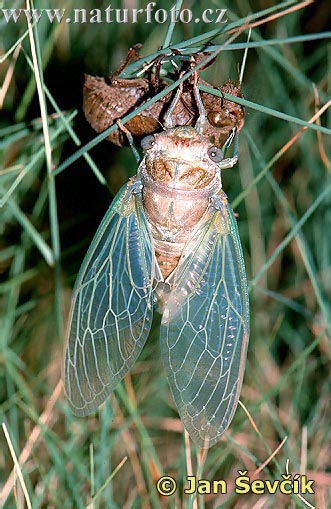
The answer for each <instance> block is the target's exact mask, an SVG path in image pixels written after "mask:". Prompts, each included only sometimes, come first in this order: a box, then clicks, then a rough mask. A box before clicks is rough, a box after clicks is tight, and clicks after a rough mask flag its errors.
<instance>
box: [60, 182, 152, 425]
mask: <svg viewBox="0 0 331 509" xmlns="http://www.w3.org/2000/svg"><path fill="white" fill-rule="evenodd" d="M154 265H155V263H154V259H153V254H152V242H151V238H150V234H149V230H148V225H147V222H146V218H145V214H144V211H143V208H142V204H141V201H140V196H137V195H136V194H134V193H133V186H132V185H130V184H127V185H126V186H124V187H123V188H122V190H121V191H120V192H119V194H118V195H117V197H116V198H115V200H114V202H113V204H112V206H111V207H110V209H109V210H108V212H107V213H106V215H105V217H104V219H103V221H102V223H101V225H100V227H99V229H98V231H97V233H96V235H95V237H94V239H93V241H92V244H91V246H90V249H89V251H88V253H87V255H86V257H85V260H84V261H83V264H82V267H81V269H80V273H79V275H78V278H77V281H76V285H75V288H74V292H73V299H72V305H71V312H70V320H69V327H68V336H67V343H66V347H65V359H64V385H65V391H66V395H67V398H68V400H69V402H70V405H71V407H72V410H73V412H74V413H75V414H76V415H79V416H83V415H87V414H89V413H91V412H93V411H94V410H95V409H96V408H97V407H98V406H99V405H100V404H101V403H102V402H103V401H104V400H105V399H106V397H107V396H108V395H109V394H110V393H111V392H112V391H113V390H114V389H115V387H116V385H117V384H118V383H119V382H120V380H122V378H123V377H124V376H125V374H126V373H127V372H128V371H129V370H130V368H131V367H132V366H133V364H134V363H135V361H136V359H137V357H138V355H139V353H140V351H141V349H142V347H143V345H144V343H145V341H146V339H147V337H148V334H149V330H150V326H151V321H152V314H153V300H152V287H151V281H152V280H153V274H152V269H153V267H154Z"/></svg>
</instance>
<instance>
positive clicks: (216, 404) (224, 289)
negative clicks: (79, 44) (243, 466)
mask: <svg viewBox="0 0 331 509" xmlns="http://www.w3.org/2000/svg"><path fill="white" fill-rule="evenodd" d="M142 146H143V149H144V151H145V156H144V158H143V160H142V162H141V163H140V165H139V168H138V172H137V175H136V176H135V177H134V178H132V179H131V180H130V181H129V182H128V183H127V184H126V185H125V186H124V187H123V188H122V189H121V190H120V191H119V193H118V195H117V196H116V198H115V199H114V201H113V203H112V204H111V207H110V208H109V210H108V212H107V213H106V215H105V217H104V219H103V221H102V223H101V225H100V227H99V229H98V231H97V233H96V235H95V237H94V239H93V241H92V244H91V246H90V248H89V251H88V253H87V255H86V257H85V259H84V261H83V264H82V267H81V269H80V272H79V275H78V278H77V281H76V285H75V288H74V293H73V299H72V306H71V312H70V321H69V329H68V340H67V344H66V349H65V363H64V382H65V390H66V395H67V398H68V400H69V402H70V406H71V408H72V410H73V412H74V413H75V414H76V415H78V416H85V415H87V414H90V413H91V412H93V411H94V410H95V409H96V408H97V407H98V406H99V405H100V404H101V403H102V402H103V401H104V400H105V399H106V398H107V396H108V395H109V394H110V393H111V392H112V391H113V390H114V389H115V387H116V386H117V384H118V383H119V382H120V381H121V380H122V379H123V377H124V376H125V375H126V373H127V372H128V371H129V370H130V369H131V368H132V366H133V365H134V363H135V362H136V360H137V358H138V356H139V354H140V352H141V350H142V348H143V346H144V344H145V341H146V340H147V338H148V335H149V331H150V327H151V323H152V318H153V308H154V306H155V304H156V303H157V304H158V308H159V311H160V312H161V313H162V322H161V330H160V340H161V354H162V361H163V364H164V369H165V372H166V374H167V377H168V381H169V385H170V388H171V392H172V395H173V397H174V400H175V402H176V405H177V408H178V412H179V414H180V417H181V419H182V422H183V424H184V426H185V428H186V430H187V431H188V433H189V435H190V437H191V438H192V440H193V441H194V442H195V443H196V444H197V445H198V446H200V447H210V446H212V445H213V444H214V443H215V442H216V441H218V440H219V438H220V436H221V435H222V433H223V432H224V431H225V430H226V429H227V427H228V426H229V424H230V422H231V419H232V417H233V414H234V412H235V409H236V406H237V402H238V398H239V393H240V388H241V384H242V379H243V374H244V365H245V359H246V351H247V343H248V335H249V307H248V292H247V282H246V275H245V268H244V261H243V255H242V250H241V245H240V240H239V235H238V229H237V224H236V220H235V217H234V214H233V211H232V209H231V208H230V206H229V204H228V202H227V198H226V195H225V193H224V192H223V191H222V184H221V170H222V168H227V167H230V166H233V164H234V163H235V162H236V158H235V157H234V158H224V155H223V152H222V150H221V149H220V148H218V147H216V146H213V145H212V143H211V142H210V141H209V138H208V137H207V136H205V135H204V134H201V133H199V132H198V130H197V129H196V128H193V127H189V126H181V127H175V128H171V129H166V130H164V131H163V132H161V133H158V134H154V135H150V136H147V138H145V139H144V140H143V144H142Z"/></svg>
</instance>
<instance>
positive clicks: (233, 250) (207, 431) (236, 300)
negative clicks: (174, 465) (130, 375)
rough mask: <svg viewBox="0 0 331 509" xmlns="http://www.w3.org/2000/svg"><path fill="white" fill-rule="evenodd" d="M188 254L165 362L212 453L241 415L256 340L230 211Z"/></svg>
mask: <svg viewBox="0 0 331 509" xmlns="http://www.w3.org/2000/svg"><path fill="white" fill-rule="evenodd" d="M185 253H186V255H185V254H184V257H183V258H182V260H181V261H180V263H179V265H178V267H177V269H176V271H175V272H174V276H173V278H172V281H171V284H172V285H173V286H172V291H171V292H170V296H169V299H168V302H167V304H166V307H165V310H164V314H163V320H162V325H161V351H162V360H163V363H164V367H165V370H166V372H167V375H168V379H169V384H170V388H171V391H172V394H173V397H174V400H175V402H176V405H177V408H178V411H179V414H180V416H181V419H182V421H183V423H184V426H185V428H186V429H187V431H188V432H189V434H190V436H191V438H192V440H193V441H194V442H195V443H196V444H197V445H198V446H200V447H210V446H212V445H213V444H214V443H215V442H217V441H218V440H219V438H220V436H221V434H222V433H223V432H224V431H225V430H226V428H227V427H228V426H229V424H230V422H231V419H232V417H233V414H234V412H235V409H236V406H237V403H238V399H239V393H240V389H241V384H242V379H243V374H244V363H245V358H246V350H247V344H248V335H249V304H248V292H247V282H246V275H245V268H244V261H243V255H242V250H241V245H240V240H239V235H238V229H237V224H236V220H235V218H234V215H233V212H232V210H231V208H230V207H229V206H228V205H226V206H225V205H224V210H217V211H214V212H212V215H211V217H210V219H209V220H208V221H206V222H205V223H204V226H203V227H202V228H201V227H200V231H199V228H197V230H196V232H195V235H194V236H193V238H192V240H191V241H190V242H189V243H188V245H187V247H186V249H185Z"/></svg>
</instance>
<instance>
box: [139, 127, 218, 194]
mask: <svg viewBox="0 0 331 509" xmlns="http://www.w3.org/2000/svg"><path fill="white" fill-rule="evenodd" d="M142 146H143V148H144V150H145V157H144V159H143V162H142V164H141V166H140V168H139V172H140V174H142V179H143V181H144V180H146V178H147V179H151V180H152V181H154V182H156V183H163V184H165V185H166V186H167V187H169V188H171V189H174V190H177V189H178V190H198V189H205V188H209V186H211V185H212V187H213V189H215V188H217V187H220V169H219V163H220V162H221V161H222V160H223V152H222V150H221V149H220V148H219V147H216V146H214V145H212V144H211V143H210V141H209V139H208V137H206V136H204V135H203V134H200V133H198V132H197V130H196V129H195V128H193V127H189V126H181V127H175V128H172V129H167V130H166V131H163V132H161V133H157V134H155V135H153V136H148V137H147V138H145V139H144V140H143V143H142ZM144 176H145V179H144Z"/></svg>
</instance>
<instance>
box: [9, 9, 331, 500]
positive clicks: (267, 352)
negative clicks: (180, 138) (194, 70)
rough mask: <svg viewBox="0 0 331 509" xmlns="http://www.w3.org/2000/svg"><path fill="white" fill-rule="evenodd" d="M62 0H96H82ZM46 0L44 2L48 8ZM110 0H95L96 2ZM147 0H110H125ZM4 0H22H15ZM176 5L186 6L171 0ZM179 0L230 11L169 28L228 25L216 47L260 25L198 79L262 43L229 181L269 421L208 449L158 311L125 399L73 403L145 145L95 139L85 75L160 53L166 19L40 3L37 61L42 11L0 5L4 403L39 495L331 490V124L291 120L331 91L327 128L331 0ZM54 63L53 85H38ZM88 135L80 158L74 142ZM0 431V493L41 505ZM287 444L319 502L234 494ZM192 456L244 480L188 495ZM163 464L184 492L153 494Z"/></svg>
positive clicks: (259, 414) (249, 373) (238, 421)
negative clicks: (110, 16)
mask: <svg viewBox="0 0 331 509" xmlns="http://www.w3.org/2000/svg"><path fill="white" fill-rule="evenodd" d="M50 3H51V4H52V5H47V7H53V8H54V7H58V8H66V9H68V10H70V9H73V8H82V5H81V3H80V2H78V1H76V0H67V1H65V0H63V1H53V2H50ZM44 4H45V2H42V1H41V0H39V1H38V0H35V2H34V7H35V8H45V7H46V6H45V5H44ZM108 5H109V2H102V1H98V2H92V1H90V0H89V1H85V2H84V6H83V7H84V8H86V9H93V8H100V9H105V8H106V7H108ZM146 5H147V2H145V1H144V2H136V1H135V0H132V1H129V0H128V1H124V0H123V1H122V2H112V7H113V8H116V7H118V8H124V7H127V8H141V7H145V6H146ZM0 7H1V8H20V7H22V8H25V7H26V6H25V5H23V3H21V2H20V1H17V0H15V1H13V0H11V1H10V2H9V1H8V2H6V1H5V2H0ZM160 7H164V8H167V9H169V8H170V7H172V3H170V2H165V1H164V2H161V1H160V2H157V8H160ZM183 7H186V8H191V9H192V10H193V12H194V16H197V15H198V14H199V13H201V12H202V10H203V9H205V8H206V7H209V8H213V9H216V8H226V9H227V18H228V22H227V23H225V24H223V25H222V26H216V25H215V24H210V25H207V24H203V23H202V22H200V23H193V22H192V23H187V24H184V23H176V24H175V26H173V27H171V28H173V34H172V39H171V43H172V45H176V44H181V43H183V41H185V46H187V47H190V46H191V45H192V44H191V39H192V38H194V37H196V36H204V37H202V38H201V39H202V40H201V42H206V41H208V40H210V36H209V35H208V32H209V31H210V30H214V31H215V29H220V33H219V34H218V35H216V36H215V37H214V38H213V40H212V43H213V45H215V46H218V47H219V46H220V45H222V44H223V43H224V42H226V41H227V39H228V37H229V35H230V33H229V30H230V28H232V26H233V25H232V24H233V23H235V26H236V27H237V28H236V30H238V27H242V26H244V25H245V24H251V25H252V32H251V36H250V43H247V37H248V29H245V30H244V31H243V32H242V33H241V34H240V35H239V36H238V37H237V38H236V40H235V41H234V42H233V43H232V44H231V45H230V46H229V47H228V48H227V50H226V51H222V52H221V53H220V54H219V55H218V58H217V61H216V63H214V64H213V65H212V66H211V67H209V68H208V69H207V70H206V71H203V72H202V76H203V77H205V78H206V79H207V80H209V81H210V82H211V83H213V84H215V85H219V84H222V83H224V82H225V81H227V80H228V79H233V80H234V81H237V80H238V69H239V67H240V66H241V63H242V60H243V55H244V48H245V46H246V47H247V48H248V53H247V61H246V67H245V73H244V79H243V84H242V91H243V94H244V97H245V99H247V100H249V101H251V102H252V103H253V104H252V105H251V107H246V120H245V127H244V129H243V132H242V134H241V138H240V151H239V164H238V165H237V169H236V168H235V169H233V170H228V171H226V172H224V176H223V186H224V189H225V191H226V193H227V194H228V196H229V199H230V201H231V202H232V204H233V205H234V208H235V211H236V212H237V213H238V227H239V231H240V236H241V240H242V245H243V250H244V255H245V261H246V268H247V273H248V279H249V282H250V299H251V317H252V319H251V321H252V324H251V340H250V346H249V354H248V360H247V365H246V374H245V380H244V386H243V390H242V394H241V401H242V403H243V404H244V405H245V407H246V409H247V410H248V412H249V414H250V416H251V418H252V419H253V421H254V423H255V425H254V426H253V425H252V422H251V421H250V419H249V418H248V416H247V414H246V413H245V412H244V410H243V408H242V407H240V406H238V409H237V412H236V415H235V418H234V420H233V423H232V425H231V426H230V428H229V430H228V431H227V433H226V434H225V435H224V437H223V438H222V440H221V441H220V443H219V444H218V445H216V446H214V447H213V448H212V449H211V450H210V451H209V452H208V455H207V456H206V457H202V455H201V451H198V450H197V449H196V448H195V447H194V446H191V447H189V446H188V444H187V443H185V440H184V434H183V432H182V428H181V423H180V421H179V419H178V414H177V412H176V409H175V407H174V403H173V401H172V398H171V395H170V391H169V388H168V385H167V380H166V377H165V374H164V372H163V369H162V366H161V360H160V353H159V344H158V324H157V323H156V324H155V327H154V329H153V331H152V333H151V336H150V338H149V340H148V342H147V344H146V346H145V348H144V351H143V353H142V355H141V357H140V359H139V361H138V362H137V364H136V366H135V368H134V369H133V370H132V373H131V374H130V375H128V376H127V377H126V379H125V381H124V382H123V383H122V384H121V385H120V387H119V388H118V390H116V394H115V395H112V397H111V398H110V402H109V403H106V404H105V405H103V406H102V407H101V408H100V410H99V411H98V412H97V413H96V414H95V415H92V416H91V417H89V418H86V419H76V418H75V417H74V416H73V415H72V414H71V412H70V411H69V409H68V405H67V403H66V401H65V400H64V398H63V394H62V392H61V383H60V382H59V380H60V372H61V356H62V345H63V340H64V334H63V327H64V323H65V320H66V317H67V314H68V306H69V301H70V294H71V289H72V285H73V282H74V280H75V276H76V274H77V271H78V268H79V265H80V263H81V261H82V259H83V257H84V254H85V252H86V250H87V247H88V245H89V242H90V241H91V239H92V236H93V234H94V232H95V230H96V228H97V226H98V224H99V222H100V220H101V218H102V217H103V214H104V213H105V211H106V209H107V208H108V206H109V203H110V201H111V198H112V194H111V192H113V193H114V192H117V190H118V189H119V188H120V186H121V185H122V184H123V183H124V182H126V181H127V179H128V178H129V177H130V176H132V175H134V174H135V172H136V163H135V159H134V157H133V155H132V152H131V150H130V148H126V147H124V148H118V147H115V146H113V145H111V144H110V143H109V142H107V141H101V142H100V143H97V144H95V146H94V147H93V148H92V149H91V150H89V152H88V153H87V151H86V148H85V145H86V144H87V143H88V142H90V141H91V140H93V139H94V138H95V136H96V135H95V133H94V132H93V131H92V129H91V128H90V126H89V125H88V123H87V122H86V121H85V119H84V116H83V113H82V109H81V105H82V84H83V76H84V73H85V72H87V73H90V74H94V75H109V74H110V72H111V71H112V70H114V69H116V68H117V67H118V65H119V63H120V61H121V59H122V58H123V56H124V55H126V53H127V50H128V48H129V47H130V46H131V45H133V44H135V43H137V42H141V43H143V49H142V52H141V53H142V55H149V54H150V53H155V52H156V51H157V49H158V48H159V47H160V46H161V45H162V44H163V43H164V40H165V37H166V34H167V33H169V32H167V30H168V25H167V24H158V23H155V22H153V23H151V24H146V23H144V22H143V21H140V22H138V23H137V24H132V23H130V24H120V23H112V24H106V23H101V24H98V25H96V24H90V23H86V24H81V23H77V24H73V23H65V22H62V23H59V24H58V23H54V24H50V23H49V22H48V21H47V20H46V19H45V18H43V21H41V22H40V23H38V24H36V25H35V26H34V29H33V33H34V41H35V43H36V53H37V57H38V59H39V62H42V66H40V65H39V70H38V72H36V67H33V58H32V57H33V52H32V51H31V44H30V39H29V35H28V34H27V32H26V31H27V23H26V21H24V20H23V18H22V19H20V21H19V22H17V23H16V24H15V23H13V22H10V23H6V22H5V20H4V17H3V16H2V15H1V11H0V63H1V65H0V83H2V88H0V163H1V167H0V168H1V169H0V199H1V203H0V204H1V205H2V208H1V211H0V231H1V237H0V303H1V308H0V313H1V314H0V420H1V422H4V423H5V424H6V429H7V430H8V433H9V435H10V439H11V442H12V445H13V448H14V450H15V451H16V454H17V456H18V457H21V460H22V461H21V463H22V474H23V478H24V480H25V483H26V489H27V492H28V494H29V497H30V499H31V504H32V507H33V508H34V509H36V508H46V507H47V508H61V509H65V508H73V507H74V508H76V507H77V508H82V507H85V506H86V507H87V506H88V507H95V508H135V509H136V508H137V509H138V508H143V509H149V508H161V507H162V508H163V507H167V508H168V507H169V508H179V507H183V508H185V509H186V508H195V509H196V508H197V507H199V509H202V508H206V509H208V508H225V507H226V508H233V509H237V508H240V509H245V508H253V507H256V508H264V507H265V508H268V509H270V508H275V509H278V508H294V507H300V508H301V507H302V508H303V507H307V506H308V507H313V506H314V507H316V508H319V509H323V508H327V507H330V506H331V494H330V484H331V465H330V438H331V436H330V435H331V431H330V403H329V402H330V342H329V340H330V331H331V319H330V315H331V306H330V299H331V245H330V244H331V241H330V231H331V208H330V205H331V192H330V184H331V182H330V171H331V164H330V153H331V151H330V146H331V144H330V132H331V131H329V133H328V134H327V132H326V131H325V132H324V134H322V133H321V132H318V130H316V129H315V130H313V129H310V128H308V129H303V128H302V127H301V126H300V125H298V124H297V122H296V121H295V120H296V119H301V120H303V121H309V119H311V117H313V116H314V115H315V113H317V112H318V111H319V109H320V108H321V107H323V106H324V105H327V106H326V107H325V111H324V112H323V113H322V114H321V115H317V119H315V122H316V124H321V125H322V126H324V127H329V128H330V108H329V106H330V102H329V103H328V101H330V88H331V72H330V69H331V34H330V32H326V30H327V28H328V27H329V26H330V8H329V5H328V2H325V1H324V2H323V1H316V2H305V3H300V2H294V1H287V2H282V3H278V2H267V1H266V0H258V1H255V2H249V0H235V1H233V2H230V1H228V0H225V1H224V2H222V5H220V4H219V2H217V1H216V0H213V1H212V2H211V3H210V5H206V4H205V3H204V2H193V1H187V2H184V6H183ZM214 35H215V34H214ZM20 38H21V39H20ZM292 38H298V39H297V40H296V39H292ZM203 39H204V41H203ZM271 40H273V41H275V43H274V44H270V41H271ZM284 40H285V41H284ZM19 42H21V44H18V43H19ZM239 43H240V44H241V45H240V46H239V47H238V46H237V45H238V44H239ZM196 46H197V44H196V43H194V47H196ZM31 66H32V67H31ZM38 74H39V76H40V80H41V89H42V91H43V94H45V96H46V99H45V102H44V99H43V97H41V96H40V94H39V95H38V93H37V89H36V76H37V77H38ZM43 94H42V96H43ZM43 105H44V106H46V108H47V110H45V112H46V111H47V117H44V120H45V118H46V119H47V122H46V124H47V125H46V128H47V129H46V131H47V132H48V135H49V140H50V144H49V145H48V144H47V135H46V137H45V136H44V131H43V122H42V117H43V115H42V114H41V107H43ZM262 106H265V107H267V108H268V110H267V111H264V110H263V108H262ZM277 112H282V113H285V114H287V115H289V116H291V117H293V121H289V120H284V119H281V118H278V117H277ZM44 128H45V125H44ZM49 146H50V147H51V151H50V150H49ZM79 147H82V149H81V155H82V156H81V157H78V158H75V157H71V156H72V155H73V154H75V153H76V151H77V150H78V149H79ZM69 157H71V159H68V158H69ZM71 161H73V162H72V163H71V164H69V163H70V162H71ZM60 164H61V165H62V166H61V167H62V171H60V172H58V173H57V174H56V173H55V174H56V177H54V175H53V174H52V173H53V172H54V171H55V172H56V167H58V166H59V165H60ZM61 167H60V169H61ZM110 190H111V191H110ZM0 436H1V439H0V440H1V449H0V451H1V452H0V491H1V493H0V505H1V501H2V503H3V507H5V508H6V509H7V508H8V509H12V508H14V507H19V508H22V507H28V505H26V504H25V502H24V494H23V492H22V489H21V485H20V482H19V480H18V479H17V474H15V475H14V476H13V475H12V473H11V472H12V468H13V460H12V457H11V455H10V452H9V448H8V443H7V441H6V439H5V435H4V434H3V433H2V430H1V433H0ZM286 437H287V439H286V440H285V442H284V443H283V445H282V447H281V448H280V450H279V451H278V452H277V454H275V456H274V457H273V458H272V459H270V461H267V462H266V465H264V466H263V464H264V462H265V461H266V460H267V459H268V458H269V456H271V454H272V453H273V452H274V451H275V450H276V449H277V447H278V446H279V445H280V444H281V443H282V441H283V440H284V439H285V438H286ZM189 453H190V454H191V460H189V459H188V458H189V456H190V455H189ZM126 456H127V457H128V459H127V461H126V463H125V464H124V465H123V466H121V468H120V469H119V471H118V472H117V473H116V472H115V473H116V475H114V477H113V478H112V479H109V478H110V476H111V475H112V473H114V470H115V468H116V466H117V465H118V464H119V463H120V462H121V461H122V459H123V458H124V457H126ZM287 460H289V467H288V468H289V471H290V472H291V473H293V474H294V473H306V474H307V477H308V478H309V479H314V480H315V484H314V490H315V495H313V496H312V495H309V494H308V495H304V498H305V500H306V501H307V503H306V502H305V501H304V500H302V499H300V498H299V497H297V496H295V495H293V496H290V495H281V494H279V493H277V494H276V495H268V494H264V495H254V494H247V495H238V494H235V493H234V479H235V477H236V476H237V471H238V470H248V472H249V475H251V476H253V474H254V472H255V471H256V470H257V469H258V468H259V467H260V466H263V468H261V471H260V472H259V473H257V474H256V475H257V476H258V477H259V478H261V479H281V474H282V473H285V471H286V470H285V465H286V461H287ZM191 463H192V464H191ZM190 464H191V468H192V469H193V470H192V471H193V473H197V472H198V473H199V474H200V476H201V477H203V478H204V479H209V480H213V479H225V480H226V481H227V484H228V493H227V494H214V495H213V494H210V495H204V496H202V495H199V497H198V499H196V500H194V499H192V498H191V497H189V496H188V495H183V482H184V480H185V477H186V475H187V472H188V471H189V468H190ZM161 475H172V476H173V477H174V478H175V479H176V480H177V483H178V489H177V491H176V493H175V494H174V495H172V496H170V497H168V498H166V497H160V496H159V495H158V494H157V491H156V487H155V486H156V481H157V479H158V478H159V477H160V476H161ZM102 487H103V489H102V490H101V492H98V490H100V488H102ZM95 493H97V496H96V497H95V501H94V502H93V504H92V503H91V495H93V494H95ZM1 497H2V498H1ZM308 503H309V504H310V505H307V504H308Z"/></svg>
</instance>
